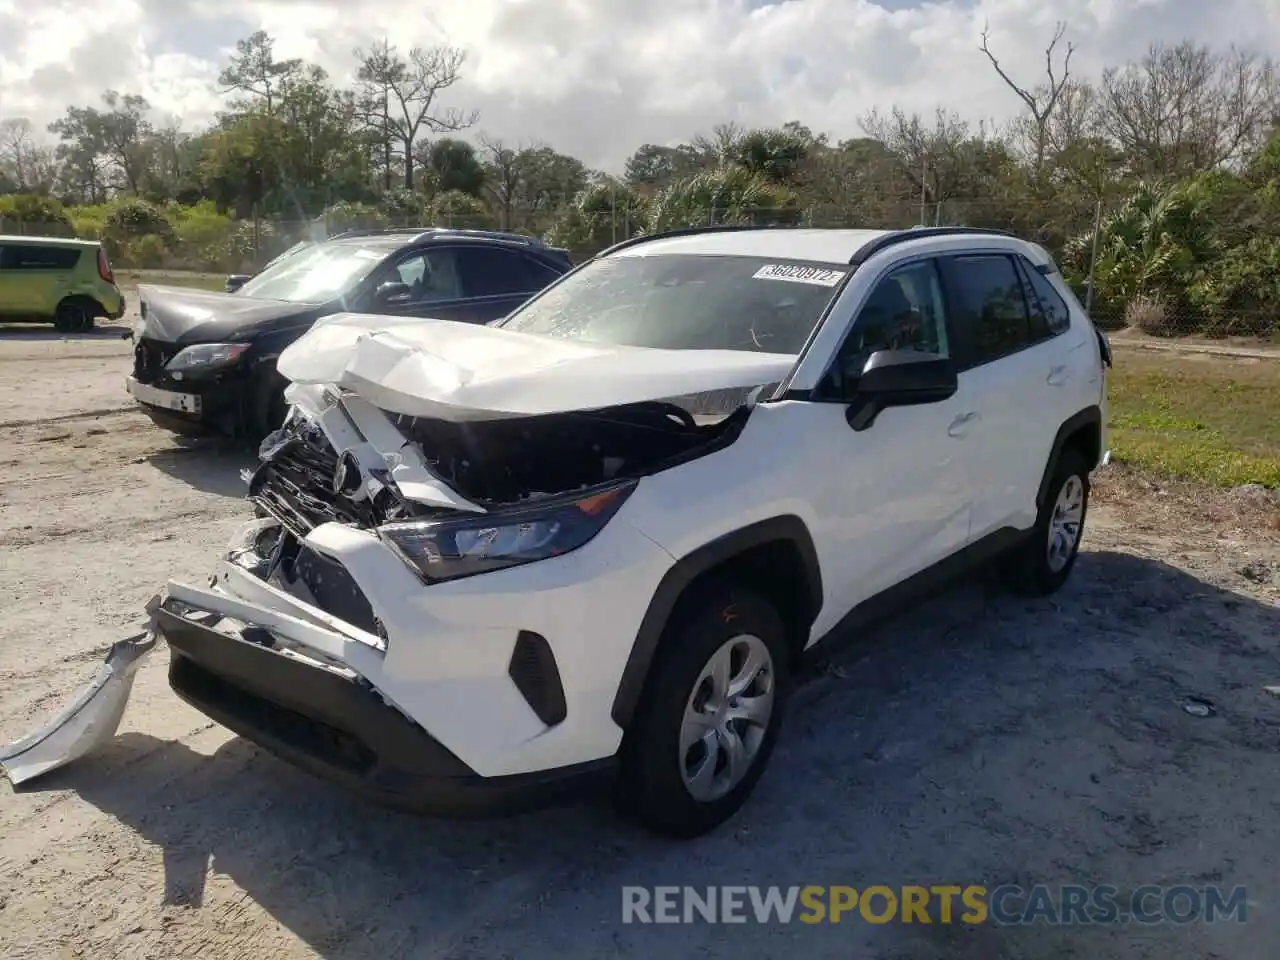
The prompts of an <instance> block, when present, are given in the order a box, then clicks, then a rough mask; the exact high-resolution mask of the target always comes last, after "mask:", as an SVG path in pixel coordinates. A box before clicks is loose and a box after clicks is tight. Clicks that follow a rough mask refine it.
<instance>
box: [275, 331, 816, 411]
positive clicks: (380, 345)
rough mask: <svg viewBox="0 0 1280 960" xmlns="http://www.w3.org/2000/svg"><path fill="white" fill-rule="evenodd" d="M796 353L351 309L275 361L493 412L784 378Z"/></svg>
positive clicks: (405, 399)
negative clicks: (539, 331)
mask: <svg viewBox="0 0 1280 960" xmlns="http://www.w3.org/2000/svg"><path fill="white" fill-rule="evenodd" d="M795 361H796V358H795V356H793V355H791V354H777V353H753V352H749V351H740V350H655V349H651V348H648V347H623V346H614V345H611V344H593V343H586V342H579V341H573V340H564V339H559V338H556V337H544V336H536V335H533V334H527V333H517V332H515V331H511V330H504V329H503V328H501V327H492V326H483V325H477V324H468V323H460V322H457V321H452V320H421V319H415V318H409V317H383V316H372V315H366V314H353V313H342V314H334V315H332V316H329V317H326V318H324V319H323V320H321V321H320V322H319V323H317V324H316V325H315V326H314V327H312V328H311V330H310V331H308V332H307V333H306V334H304V335H303V336H302V337H301V338H299V339H298V340H296V341H294V342H293V343H292V344H290V345H289V346H288V347H287V348H286V349H285V350H284V352H283V353H281V354H280V357H279V359H278V361H277V363H276V368H277V369H278V370H279V371H280V373H281V374H283V375H284V376H285V377H287V378H289V379H290V380H292V381H293V382H294V383H299V384H324V385H329V384H332V385H334V386H337V387H341V388H345V389H347V390H350V391H352V392H354V393H356V394H358V395H360V396H361V397H363V398H364V399H365V400H367V401H368V402H370V403H372V404H374V405H375V406H378V407H381V408H382V409H384V410H389V411H391V412H393V413H401V414H406V415H408V416H413V417H433V418H437V419H445V420H492V419H502V418H505V417H523V416H540V415H544V414H550V413H563V412H568V411H574V410H596V409H601V408H604V407H613V406H620V405H622V404H628V403H642V402H644V401H648V400H663V399H668V398H672V397H681V396H689V395H692V394H698V393H704V392H707V391H712V390H729V389H734V388H744V387H754V386H759V385H760V384H766V383H776V382H778V381H780V380H782V379H783V378H784V377H785V376H786V375H787V373H788V372H789V371H790V370H791V368H792V366H793V365H794V364H795Z"/></svg>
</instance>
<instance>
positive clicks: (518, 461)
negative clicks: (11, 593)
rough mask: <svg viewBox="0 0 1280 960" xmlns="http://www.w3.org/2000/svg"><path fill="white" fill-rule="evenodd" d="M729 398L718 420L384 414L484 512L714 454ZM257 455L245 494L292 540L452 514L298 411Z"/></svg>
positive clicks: (737, 419)
mask: <svg viewBox="0 0 1280 960" xmlns="http://www.w3.org/2000/svg"><path fill="white" fill-rule="evenodd" d="M737 393H738V395H737V396H736V397H735V398H734V401H735V402H733V403H732V404H731V405H730V409H731V410H732V412H730V413H728V415H727V416H726V415H725V414H724V413H723V412H721V413H719V414H718V415H716V416H709V415H708V414H707V413H706V412H705V411H706V409H707V407H706V404H705V402H704V403H702V404H697V405H695V406H694V407H693V408H694V409H697V410H699V414H700V415H699V416H695V415H694V413H692V412H690V408H689V407H687V406H684V405H682V404H680V403H675V402H670V401H649V402H644V403H635V404H627V405H624V406H618V407H610V408H607V409H603V410H592V411H573V412H566V413H557V414H548V415H545V416H537V417H518V418H507V419H499V420H487V421H471V422H452V421H446V420H439V419H429V418H424V417H411V416H406V415H400V414H393V413H386V414H385V415H386V417H387V419H388V420H389V421H390V424H391V425H393V426H394V427H395V429H396V430H397V431H398V432H399V434H400V435H401V436H402V437H403V438H404V440H406V441H408V443H409V444H411V445H413V446H414V447H415V448H416V449H417V451H418V452H419V454H420V457H421V459H422V461H423V463H424V464H425V465H426V466H427V468H428V469H429V470H430V472H431V473H432V474H434V475H435V476H436V477H438V478H439V479H440V480H441V481H443V482H444V483H445V484H448V486H449V487H451V488H452V489H453V490H454V491H456V492H457V494H458V495H460V496H461V497H464V498H466V499H467V500H469V501H471V502H473V503H475V504H478V505H480V506H482V507H484V508H485V509H493V508H502V507H506V506H514V505H519V504H522V503H525V502H528V501H530V500H533V499H538V498H543V497H551V496H556V495H559V494H565V493H571V492H573V491H575V490H581V489H585V488H589V487H592V486H595V485H598V484H602V483H607V482H609V481H611V480H618V479H623V478H629V477H638V476H643V475H644V474H646V473H652V472H655V471H657V470H661V469H666V468H669V467H671V466H675V465H676V464H678V463H681V462H684V461H686V460H689V459H693V458H695V457H698V456H702V455H705V454H706V453H709V452H711V451H712V450H715V449H718V448H719V447H721V446H723V445H725V444H727V443H730V442H732V440H733V439H734V438H735V437H736V436H737V434H738V432H739V431H740V430H741V428H742V425H743V424H744V423H745V422H746V417H747V415H748V412H749V408H748V407H747V406H745V405H743V404H742V403H741V399H742V393H741V392H737ZM717 399H719V400H721V403H720V406H721V407H722V408H723V406H724V403H723V398H717ZM339 402H341V401H339ZM700 420H704V421H705V420H714V422H701V423H700V422H699V421H700ZM261 455H262V460H263V462H262V464H261V465H260V466H259V467H258V469H257V471H256V472H255V473H254V474H253V477H252V478H251V480H250V491H249V495H250V499H251V500H252V501H253V502H254V504H255V505H256V506H257V507H258V508H259V510H260V511H262V512H265V513H267V514H269V515H271V516H273V517H275V518H277V519H279V520H280V521H281V522H282V523H283V524H284V525H285V526H286V527H287V528H288V529H289V530H290V531H292V532H293V533H294V534H296V535H298V536H299V537H305V536H306V534H307V533H308V532H310V530H311V529H313V528H314V527H316V526H318V525H320V524H322V523H328V522H331V521H337V522H341V523H347V524H351V525H354V526H358V527H362V528H371V527H377V526H381V525H382V524H384V523H388V522H392V521H396V520H409V519H420V518H427V517H433V516H441V515H444V514H449V513H453V512H454V511H452V510H449V509H447V508H441V507H438V506H432V505H427V504H423V503H419V502H415V501H413V500H411V499H409V498H407V497H405V496H403V495H402V493H401V492H400V491H399V490H398V489H397V486H396V484H395V482H394V481H393V480H392V478H391V474H390V471H389V470H387V469H386V468H385V466H384V465H381V464H378V465H373V464H368V463H360V462H359V461H358V459H357V458H355V457H354V456H353V455H352V453H351V452H350V451H337V450H335V449H334V447H333V445H332V444H331V443H330V442H329V439H328V437H327V436H326V435H325V433H324V431H323V430H322V429H321V428H320V426H319V425H318V424H317V423H315V422H314V421H313V420H311V419H310V418H308V417H307V416H305V415H303V414H301V413H299V412H295V413H294V414H293V415H292V416H291V417H290V419H289V421H288V422H287V423H286V425H285V427H284V428H283V429H282V430H281V431H278V432H277V433H276V434H273V435H272V437H270V438H268V440H267V441H266V442H264V444H263V449H262V453H261Z"/></svg>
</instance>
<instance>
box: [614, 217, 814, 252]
mask: <svg viewBox="0 0 1280 960" xmlns="http://www.w3.org/2000/svg"><path fill="white" fill-rule="evenodd" d="M789 229H794V228H792V227H787V226H773V227H756V226H752V225H751V224H746V223H721V224H716V225H714V226H709V227H676V228H674V229H672V230H663V231H662V232H661V233H642V234H640V235H639V236H635V237H630V238H628V239H626V240H620V241H619V242H618V243H615V244H614V245H613V246H612V247H607V248H606V249H604V250H601V251H600V252H599V253H597V254H596V257H607V256H609V254H611V253H615V252H616V251H618V250H625V249H627V247H635V246H639V245H640V244H642V243H648V242H649V241H650V240H665V239H666V238H667V237H692V236H696V235H698V234H700V233H730V232H733V231H735V230H789ZM592 259H595V257H593V258H592Z"/></svg>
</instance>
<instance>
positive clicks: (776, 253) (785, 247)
mask: <svg viewBox="0 0 1280 960" xmlns="http://www.w3.org/2000/svg"><path fill="white" fill-rule="evenodd" d="M891 232H893V231H890V230H808V229H791V228H788V229H785V230H782V229H760V230H724V231H712V232H708V233H691V234H686V235H684V236H672V237H655V238H654V239H653V240H649V241H646V242H645V243H638V244H636V245H635V246H634V247H625V248H624V249H622V250H619V251H618V252H617V253H615V254H613V256H615V257H647V256H654V255H656V254H664V253H684V254H702V255H709V256H742V257H777V258H778V259H780V260H814V261H818V262H820V263H848V262H849V260H850V259H851V258H852V257H853V255H854V254H855V253H857V252H858V251H859V250H860V249H862V247H863V246H864V245H865V244H867V243H870V242H871V241H872V240H875V239H876V238H877V237H882V236H884V235H885V234H886V233H891Z"/></svg>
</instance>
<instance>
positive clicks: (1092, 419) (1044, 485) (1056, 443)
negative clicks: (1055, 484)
mask: <svg viewBox="0 0 1280 960" xmlns="http://www.w3.org/2000/svg"><path fill="white" fill-rule="evenodd" d="M1090 427H1094V428H1097V430H1098V432H1099V435H1101V430H1102V409H1101V408H1100V407H1097V406H1092V407H1085V408H1084V409H1083V410H1081V411H1080V412H1079V413H1076V414H1073V415H1072V416H1070V417H1068V418H1067V420H1066V422H1065V423H1063V424H1062V426H1060V427H1059V428H1058V433H1057V435H1056V436H1055V437H1054V438H1053V448H1052V449H1051V450H1050V451H1049V462H1048V463H1046V464H1045V468H1044V476H1042V477H1041V478H1040V489H1039V490H1037V491H1036V507H1037V508H1038V507H1042V506H1044V498H1045V497H1046V496H1048V495H1049V482H1050V481H1051V480H1052V479H1053V474H1054V471H1056V470H1057V469H1058V461H1059V460H1060V459H1061V458H1062V451H1063V449H1065V448H1066V446H1067V444H1068V443H1069V442H1070V440H1071V438H1072V437H1073V436H1074V435H1075V434H1076V433H1078V432H1079V431H1080V430H1083V429H1088V428H1090ZM1086 455H1087V456H1088V458H1089V469H1090V470H1092V469H1093V468H1094V467H1096V466H1097V465H1098V459H1099V458H1100V457H1101V456H1102V451H1100V450H1096V449H1095V450H1092V451H1086Z"/></svg>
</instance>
